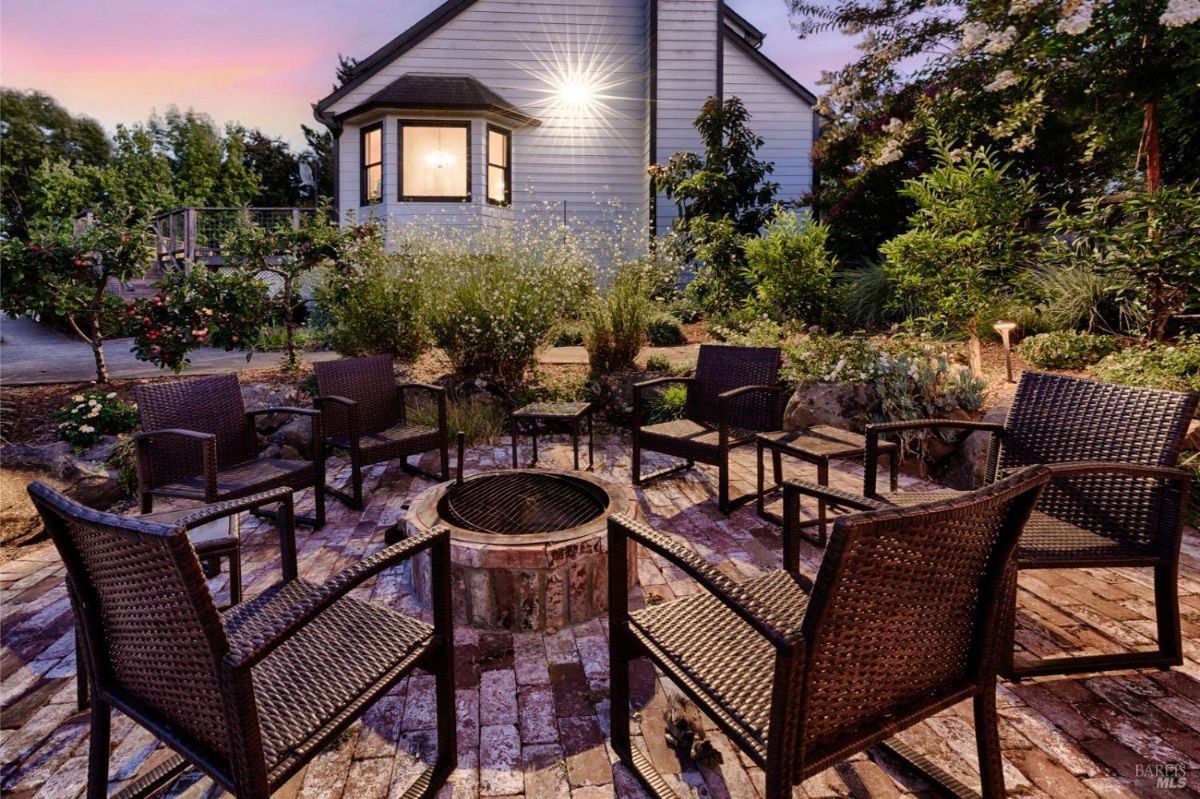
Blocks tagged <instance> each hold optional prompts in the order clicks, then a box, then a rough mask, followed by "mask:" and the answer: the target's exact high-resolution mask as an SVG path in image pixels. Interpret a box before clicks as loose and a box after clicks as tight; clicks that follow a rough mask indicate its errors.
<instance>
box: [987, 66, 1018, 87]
mask: <svg viewBox="0 0 1200 799" xmlns="http://www.w3.org/2000/svg"><path fill="white" fill-rule="evenodd" d="M1016 82H1017V76H1016V75H1015V74H1014V73H1013V71H1012V70H1011V69H1006V70H1004V71H1003V72H1001V73H1000V74H999V75H997V76H996V79H995V80H993V81H992V82H991V83H989V84H988V85H987V86H984V87H983V90H984V91H987V92H1000V91H1004V90H1005V89H1007V88H1008V87H1009V86H1013V85H1015V84H1016Z"/></svg>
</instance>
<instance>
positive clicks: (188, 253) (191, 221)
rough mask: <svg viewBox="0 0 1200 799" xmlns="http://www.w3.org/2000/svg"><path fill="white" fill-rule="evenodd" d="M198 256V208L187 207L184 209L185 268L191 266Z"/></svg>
mask: <svg viewBox="0 0 1200 799" xmlns="http://www.w3.org/2000/svg"><path fill="white" fill-rule="evenodd" d="M195 257H196V209H195V208H185V209H184V211H183V260H184V269H188V268H190V267H191V264H192V261H193V260H194V259H195Z"/></svg>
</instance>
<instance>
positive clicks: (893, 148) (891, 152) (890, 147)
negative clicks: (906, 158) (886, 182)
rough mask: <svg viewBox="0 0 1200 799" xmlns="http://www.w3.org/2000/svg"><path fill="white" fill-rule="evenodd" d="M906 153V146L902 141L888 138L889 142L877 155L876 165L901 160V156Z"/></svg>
mask: <svg viewBox="0 0 1200 799" xmlns="http://www.w3.org/2000/svg"><path fill="white" fill-rule="evenodd" d="M903 154H904V148H903V147H902V146H901V145H900V142H898V141H896V140H895V139H888V142H887V144H885V145H884V146H883V149H882V150H880V151H879V155H877V156H875V160H874V163H875V166H883V165H884V164H890V163H893V162H895V161H899V160H900V156H901V155H903Z"/></svg>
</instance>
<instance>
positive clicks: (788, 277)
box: [745, 209, 836, 323]
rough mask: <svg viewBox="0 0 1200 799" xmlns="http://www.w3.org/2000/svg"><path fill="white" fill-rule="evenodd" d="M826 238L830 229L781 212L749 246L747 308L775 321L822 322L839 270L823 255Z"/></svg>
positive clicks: (807, 218)
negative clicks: (834, 274)
mask: <svg viewBox="0 0 1200 799" xmlns="http://www.w3.org/2000/svg"><path fill="white" fill-rule="evenodd" d="M828 237H829V229H828V228H827V227H825V226H824V225H821V224H819V223H816V222H813V221H812V218H811V217H810V216H809V215H808V214H804V215H800V214H796V213H793V212H790V211H783V210H779V209H777V210H776V213H775V216H774V218H773V219H772V220H771V223H770V224H769V225H768V226H767V229H766V230H765V231H764V233H763V235H762V236H761V237H760V238H756V239H748V240H747V241H746V245H745V251H746V277H747V278H748V279H749V280H750V284H751V286H752V287H753V288H752V292H753V293H752V294H751V295H750V297H749V299H748V301H747V303H748V305H749V306H750V307H751V308H752V309H753V310H754V311H755V312H756V313H759V314H765V315H767V316H769V317H771V318H772V319H775V320H777V321H793V320H795V321H802V322H809V323H817V322H821V321H823V320H824V319H825V318H826V317H827V316H828V315H829V303H830V299H831V297H832V285H833V270H834V268H835V266H836V262H835V259H834V258H832V257H831V256H830V255H829V253H828V251H827V250H826V249H825V242H826V239H828Z"/></svg>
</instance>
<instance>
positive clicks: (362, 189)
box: [358, 120, 386, 206]
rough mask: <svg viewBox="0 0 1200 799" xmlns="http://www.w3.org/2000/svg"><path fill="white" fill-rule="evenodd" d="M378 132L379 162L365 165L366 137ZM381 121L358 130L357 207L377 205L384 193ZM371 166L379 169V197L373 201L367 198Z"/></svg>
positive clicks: (381, 200)
mask: <svg viewBox="0 0 1200 799" xmlns="http://www.w3.org/2000/svg"><path fill="white" fill-rule="evenodd" d="M374 131H379V161H378V162H372V163H370V164H368V163H367V136H368V135H369V134H371V133H373V132H374ZM383 144H384V142H383V120H380V121H379V122H373V123H372V124H370V125H363V126H362V127H361V128H359V129H358V204H359V206H367V205H379V204H380V203H382V202H383V199H384V197H385V196H386V193H385V192H384V189H383V183H384V181H383V174H384V173H383V161H384V158H383ZM373 166H378V167H379V197H378V198H377V199H374V200H369V199H368V198H367V170H368V169H370V168H371V167H373Z"/></svg>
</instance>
